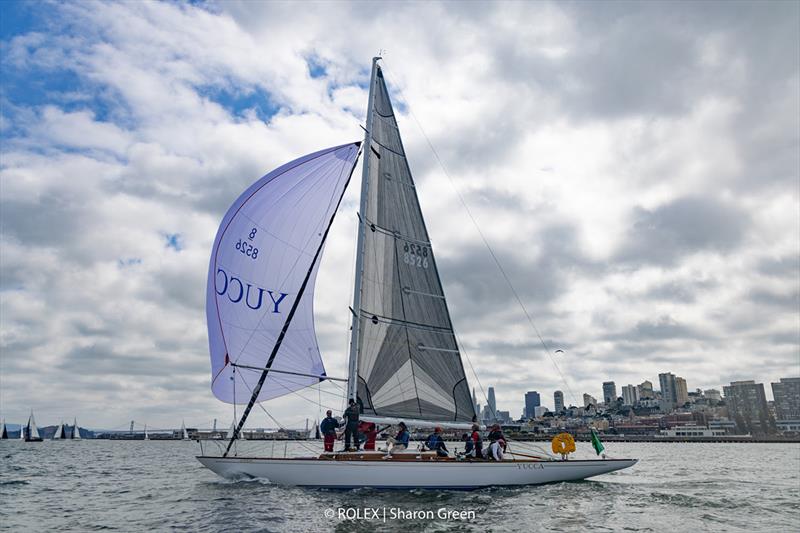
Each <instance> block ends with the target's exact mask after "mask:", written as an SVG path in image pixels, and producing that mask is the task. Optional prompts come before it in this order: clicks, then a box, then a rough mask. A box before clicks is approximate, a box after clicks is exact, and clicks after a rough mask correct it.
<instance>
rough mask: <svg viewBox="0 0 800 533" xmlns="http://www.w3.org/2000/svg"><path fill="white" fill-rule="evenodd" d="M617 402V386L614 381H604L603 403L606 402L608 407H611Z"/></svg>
mask: <svg viewBox="0 0 800 533" xmlns="http://www.w3.org/2000/svg"><path fill="white" fill-rule="evenodd" d="M616 401H617V386H616V385H615V384H614V382H613V381H604V382H603V402H605V404H606V407H609V406H611V405H612V404H613V403H614V402H616Z"/></svg>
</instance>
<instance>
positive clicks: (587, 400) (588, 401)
mask: <svg viewBox="0 0 800 533" xmlns="http://www.w3.org/2000/svg"><path fill="white" fill-rule="evenodd" d="M590 405H594V406H595V407H597V400H596V399H595V397H594V396H591V395H589V394H586V393H585V392H584V393H583V406H584V407H589V406H590Z"/></svg>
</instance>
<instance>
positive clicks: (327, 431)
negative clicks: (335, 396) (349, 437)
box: [319, 409, 340, 452]
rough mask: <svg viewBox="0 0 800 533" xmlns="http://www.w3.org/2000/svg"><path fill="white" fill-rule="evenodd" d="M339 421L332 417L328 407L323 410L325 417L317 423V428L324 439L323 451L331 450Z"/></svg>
mask: <svg viewBox="0 0 800 533" xmlns="http://www.w3.org/2000/svg"><path fill="white" fill-rule="evenodd" d="M339 425H340V424H339V421H338V420H336V419H335V418H333V416H332V415H331V411H330V409H329V410H328V411H326V412H325V418H324V419H323V420H322V422H320V424H319V430H320V431H321V432H322V435H323V438H324V439H325V441H324V442H325V451H326V452H332V451H333V442H334V441H335V440H336V429H337V428H338V427H339Z"/></svg>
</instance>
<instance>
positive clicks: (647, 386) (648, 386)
mask: <svg viewBox="0 0 800 533" xmlns="http://www.w3.org/2000/svg"><path fill="white" fill-rule="evenodd" d="M636 388H637V389H638V391H639V398H640V399H642V400H651V399H653V398H655V396H654V395H653V383H652V382H650V381H648V380H644V381H643V382H641V383H640V384H639V385H637V386H636Z"/></svg>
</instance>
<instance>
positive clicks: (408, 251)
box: [403, 242, 429, 268]
mask: <svg viewBox="0 0 800 533" xmlns="http://www.w3.org/2000/svg"><path fill="white" fill-rule="evenodd" d="M428 253H429V251H428V247H427V246H420V245H419V244H414V243H409V242H407V243H405V244H404V245H403V263H405V264H407V265H411V266H414V267H418V268H428Z"/></svg>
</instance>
